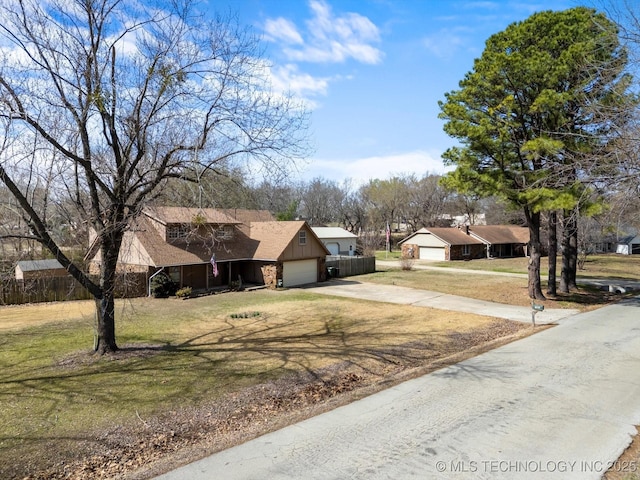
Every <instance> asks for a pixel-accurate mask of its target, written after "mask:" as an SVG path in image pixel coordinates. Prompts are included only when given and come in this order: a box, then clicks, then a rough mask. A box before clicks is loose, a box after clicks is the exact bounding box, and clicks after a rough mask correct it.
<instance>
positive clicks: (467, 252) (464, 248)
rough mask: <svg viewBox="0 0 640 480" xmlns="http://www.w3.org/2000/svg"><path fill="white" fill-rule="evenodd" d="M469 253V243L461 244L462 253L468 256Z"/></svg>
mask: <svg viewBox="0 0 640 480" xmlns="http://www.w3.org/2000/svg"><path fill="white" fill-rule="evenodd" d="M470 254H471V248H470V247H469V245H462V255H464V256H465V257H468V256H469V255H470Z"/></svg>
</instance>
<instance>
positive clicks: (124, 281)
mask: <svg viewBox="0 0 640 480" xmlns="http://www.w3.org/2000/svg"><path fill="white" fill-rule="evenodd" d="M92 280H93V281H95V282H97V281H98V278H97V277H92ZM146 295H147V274H146V273H127V274H126V275H120V276H119V277H118V278H117V280H116V297H118V298H132V297H144V296H146ZM92 298H93V297H92V296H91V294H90V293H89V291H88V290H87V289H86V288H84V287H83V286H82V285H80V284H79V283H78V282H77V281H76V280H75V279H74V278H72V277H52V278H38V279H35V280H24V281H23V280H15V279H9V280H5V281H3V282H2V283H0V305H20V304H23V303H40V302H61V301H68V300H89V299H92Z"/></svg>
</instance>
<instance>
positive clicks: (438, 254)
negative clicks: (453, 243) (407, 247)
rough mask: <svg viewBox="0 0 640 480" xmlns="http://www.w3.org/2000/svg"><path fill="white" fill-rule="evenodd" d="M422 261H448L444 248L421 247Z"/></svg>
mask: <svg viewBox="0 0 640 480" xmlns="http://www.w3.org/2000/svg"><path fill="white" fill-rule="evenodd" d="M419 258H420V260H437V261H440V262H442V261H444V260H446V256H445V249H444V247H420V257H419Z"/></svg>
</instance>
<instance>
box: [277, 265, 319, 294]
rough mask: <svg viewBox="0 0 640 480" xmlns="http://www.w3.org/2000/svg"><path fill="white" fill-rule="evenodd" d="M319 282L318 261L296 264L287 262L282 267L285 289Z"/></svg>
mask: <svg viewBox="0 0 640 480" xmlns="http://www.w3.org/2000/svg"><path fill="white" fill-rule="evenodd" d="M317 281H318V261H317V260H316V259H315V258H314V259H311V260H299V261H296V262H285V263H284V265H283V266H282V284H283V285H284V286H285V287H295V286H296V285H305V284H308V283H316V282H317Z"/></svg>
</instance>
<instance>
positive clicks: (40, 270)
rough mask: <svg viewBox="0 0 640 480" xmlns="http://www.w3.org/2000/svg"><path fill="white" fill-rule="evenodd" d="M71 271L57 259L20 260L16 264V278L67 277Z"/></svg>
mask: <svg viewBox="0 0 640 480" xmlns="http://www.w3.org/2000/svg"><path fill="white" fill-rule="evenodd" d="M68 275H69V272H67V270H65V268H64V267H63V266H62V265H60V262H58V261H57V260H55V259H53V260H20V261H19V262H18V264H17V265H16V280H34V279H37V278H51V277H66V276H68Z"/></svg>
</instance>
